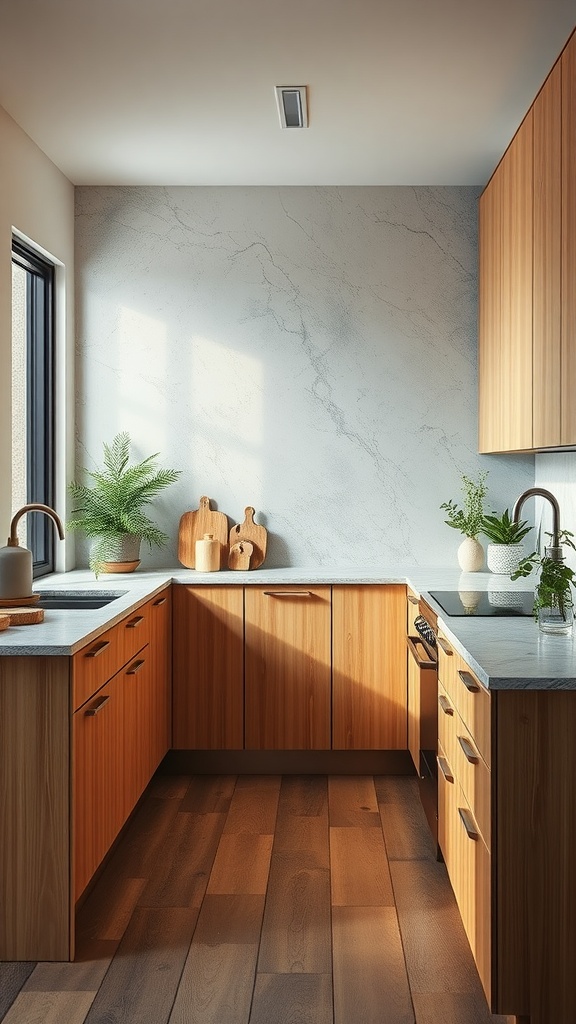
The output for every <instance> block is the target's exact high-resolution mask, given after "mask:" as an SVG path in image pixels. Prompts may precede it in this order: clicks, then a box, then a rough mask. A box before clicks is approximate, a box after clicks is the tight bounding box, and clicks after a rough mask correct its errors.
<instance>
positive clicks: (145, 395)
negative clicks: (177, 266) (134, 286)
mask: <svg viewBox="0 0 576 1024" xmlns="http://www.w3.org/2000/svg"><path fill="white" fill-rule="evenodd" d="M118 339H119V345H118V370H119V375H118V403H119V412H120V416H119V429H123V430H129V432H130V434H131V436H132V439H133V440H134V442H135V444H137V446H138V448H140V447H141V446H142V448H143V449H144V448H146V449H150V450H152V451H163V450H164V449H165V447H166V442H167V428H168V426H169V422H170V416H169V411H168V407H167V395H166V375H167V342H168V339H167V329H166V324H165V323H163V322H162V321H161V320H157V319H156V318H155V317H151V316H147V315H146V314H145V313H141V312H139V311H138V310H136V309H128V308H126V307H123V308H122V309H121V310H120V315H119V321H118ZM146 454H148V452H146Z"/></svg>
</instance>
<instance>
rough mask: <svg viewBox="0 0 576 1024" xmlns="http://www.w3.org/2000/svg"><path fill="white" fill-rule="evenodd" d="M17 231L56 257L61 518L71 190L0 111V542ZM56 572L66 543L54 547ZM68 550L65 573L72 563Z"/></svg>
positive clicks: (7, 490) (5, 519)
mask: <svg viewBox="0 0 576 1024" xmlns="http://www.w3.org/2000/svg"><path fill="white" fill-rule="evenodd" d="M13 229H16V231H17V232H19V233H20V234H23V235H24V236H26V237H27V238H28V239H30V240H31V241H33V242H34V243H35V244H36V245H37V246H39V247H40V248H41V249H42V250H44V251H45V252H46V253H48V254H49V255H50V256H52V257H54V258H55V259H56V260H57V261H58V262H59V263H60V264H61V266H60V267H58V268H57V274H56V288H57V295H56V307H57V323H56V344H57V411H56V420H57V423H56V444H57V448H58V459H57V466H58V469H57V480H56V502H55V504H56V508H57V510H58V512H60V513H61V515H62V516H63V517H65V516H66V507H65V505H66V483H67V481H68V480H70V479H71V478H72V476H73V471H74V379H73V366H74V186H73V185H72V183H71V182H70V181H69V180H68V178H66V177H65V176H64V175H63V174H62V172H61V171H59V170H58V168H57V167H56V166H55V165H54V164H53V163H52V161H51V160H49V159H48V157H47V156H46V155H45V154H44V153H43V152H42V151H41V150H40V149H39V148H38V146H37V145H36V144H35V143H34V142H32V140H31V139H30V138H29V136H28V135H26V134H25V133H24V132H23V131H22V129H21V128H20V127H19V126H18V125H17V124H16V122H15V121H13V120H12V118H11V117H10V116H9V115H8V114H7V113H6V111H5V110H3V109H2V108H1V107H0V365H1V367H2V370H1V371H0V481H1V482H2V483H1V486H0V544H5V543H6V540H5V538H6V537H7V535H8V527H9V523H10V516H11V514H12V509H11V508H10V494H11V486H10V482H11V465H10V462H11V459H10V451H11V436H10V435H11V393H10V392H11V385H10V360H11V340H10V339H11V238H12V231H13ZM57 548H58V564H57V567H58V568H59V569H63V568H64V567H65V565H64V552H63V550H62V549H63V548H64V545H57ZM73 557H74V556H73V544H67V545H66V555H65V561H66V563H67V565H66V568H70V567H71V566H72V565H73Z"/></svg>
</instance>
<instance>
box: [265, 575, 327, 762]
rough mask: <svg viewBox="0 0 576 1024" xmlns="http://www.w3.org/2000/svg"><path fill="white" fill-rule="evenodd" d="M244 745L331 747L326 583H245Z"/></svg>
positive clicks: (313, 748)
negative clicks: (282, 584) (246, 584)
mask: <svg viewBox="0 0 576 1024" xmlns="http://www.w3.org/2000/svg"><path fill="white" fill-rule="evenodd" d="M245 615H246V647H245V669H246V681H245V685H246V744H245V745H246V749H248V750H329V749H330V705H331V699H330V684H331V668H330V587H259V586H257V587H253V586H250V587H246V590H245Z"/></svg>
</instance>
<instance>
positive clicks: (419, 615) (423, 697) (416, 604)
mask: <svg viewBox="0 0 576 1024" xmlns="http://www.w3.org/2000/svg"><path fill="white" fill-rule="evenodd" d="M437 625H438V623H437V619H436V615H435V614H434V612H432V610H431V609H430V608H429V607H428V605H427V604H426V603H425V602H424V601H422V600H421V599H419V598H417V597H416V596H415V595H414V594H410V593H409V594H408V628H407V636H406V642H407V648H408V749H409V751H410V754H411V756H412V760H413V761H414V766H415V768H416V772H417V775H418V788H419V791H420V799H421V801H422V806H423V808H424V813H425V815H426V818H427V821H428V824H429V826H430V830H431V832H432V835H433V837H434V841H435V843H437V842H438V767H437V761H436V751H437V743H438V653H437V643H436V630H437Z"/></svg>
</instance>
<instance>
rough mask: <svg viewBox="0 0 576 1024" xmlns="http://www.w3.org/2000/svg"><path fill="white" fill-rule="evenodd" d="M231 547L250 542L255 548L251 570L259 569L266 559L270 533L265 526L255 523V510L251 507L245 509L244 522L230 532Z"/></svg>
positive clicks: (251, 560)
mask: <svg viewBox="0 0 576 1024" xmlns="http://www.w3.org/2000/svg"><path fill="white" fill-rule="evenodd" d="M229 541H230V547H232V545H233V544H238V543H239V542H240V541H248V543H250V544H251V545H252V547H253V549H254V550H253V552H252V554H251V556H250V568H251V569H257V568H258V567H259V566H260V565H262V562H263V561H264V559H265V558H266V545H267V543H268V532H267V530H266V529H265V527H264V526H259V525H258V524H257V523H255V522H254V509H253V508H252V506H251V505H249V506H248V508H246V509H244V522H243V523H240V524H239V525H237V526H233V527H232V529H231V530H230V537H229Z"/></svg>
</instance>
